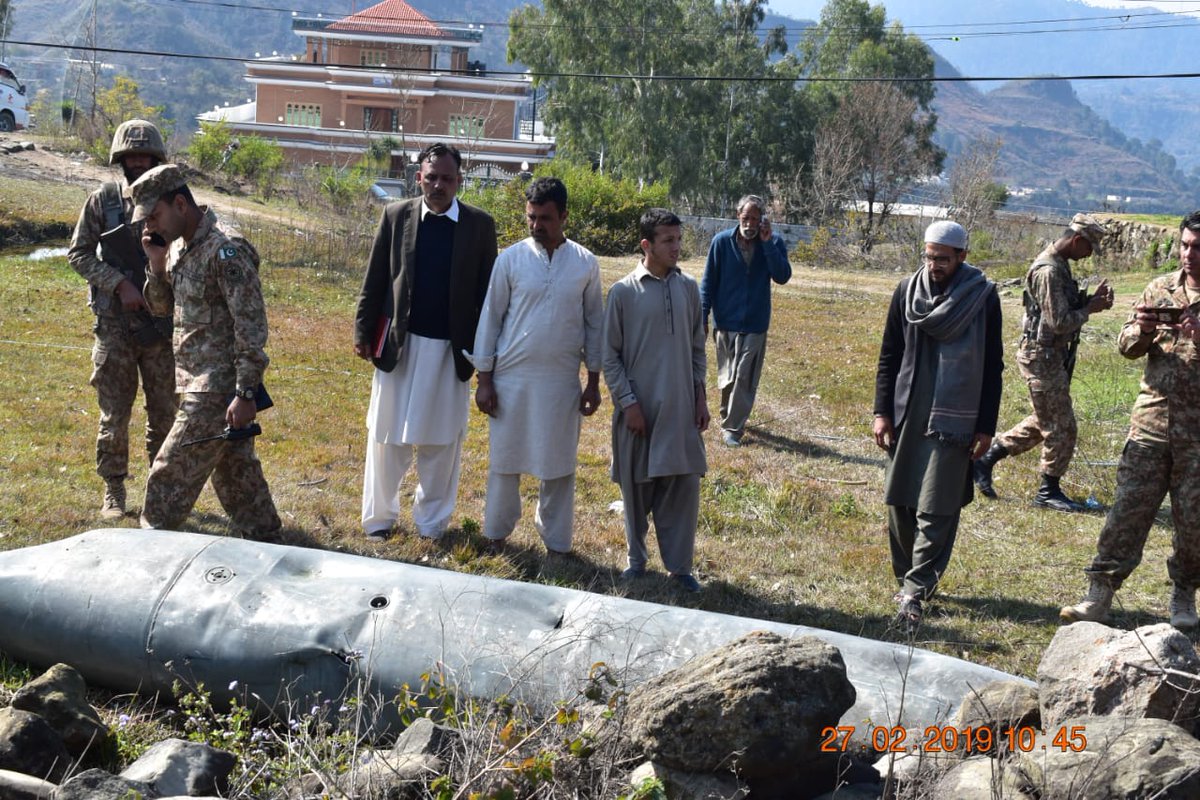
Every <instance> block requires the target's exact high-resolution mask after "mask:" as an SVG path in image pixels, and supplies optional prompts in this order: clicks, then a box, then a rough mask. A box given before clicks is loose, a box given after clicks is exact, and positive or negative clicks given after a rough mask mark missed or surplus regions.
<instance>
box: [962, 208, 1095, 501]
mask: <svg viewBox="0 0 1200 800" xmlns="http://www.w3.org/2000/svg"><path fill="white" fill-rule="evenodd" d="M1105 233H1107V231H1105V229H1104V226H1102V225H1101V224H1100V223H1099V222H1097V221H1096V220H1095V219H1093V218H1092V217H1090V216H1089V215H1087V214H1076V215H1075V216H1074V218H1073V219H1072V220H1071V224H1070V226H1069V227H1068V228H1067V229H1066V230H1064V231H1063V233H1062V235H1061V236H1060V237H1059V238H1058V241H1056V242H1054V243H1053V244H1051V245H1050V246H1049V247H1047V248H1046V249H1045V250H1043V251H1042V252H1041V254H1040V255H1038V257H1037V258H1036V259H1034V262H1033V264H1032V265H1031V266H1030V267H1029V271H1028V272H1027V273H1026V275H1025V296H1024V302H1025V316H1024V318H1023V319H1022V321H1021V324H1022V328H1023V332H1022V334H1021V341H1020V344H1019V345H1018V349H1017V368H1018V369H1019V370H1020V371H1021V377H1022V378H1024V379H1025V382H1026V383H1027V384H1028V385H1029V399H1030V402H1031V403H1032V405H1033V413H1032V414H1030V415H1029V416H1028V417H1026V418H1025V419H1023V420H1021V422H1019V423H1018V424H1017V425H1016V427H1014V428H1012V429H1010V430H1007V431H1005V432H1004V433H1002V434H1000V435H999V436H997V437H996V440H995V441H994V442H992V446H991V447H990V448H989V449H988V451H987V453H985V454H984V456H983V458H980V459H978V460H976V461H975V463H974V465H973V467H972V470H973V472H974V478H975V485H976V486H978V487H979V492H980V494H982V495H984V496H985V497H995V496H996V490H995V489H994V488H993V487H992V467H994V466H995V464H996V462H997V461H999V460H1000V459H1002V458H1005V457H1007V456H1010V455H1013V456H1015V455H1019V454H1020V453H1024V452H1025V451H1026V450H1032V449H1033V448H1034V447H1036V446H1037V445H1039V444H1040V445H1042V460H1041V472H1042V485H1041V487H1040V488H1039V489H1038V492H1037V495H1035V496H1034V498H1033V503H1034V505H1037V506H1041V507H1043V508H1051V509H1054V510H1055V511H1082V510H1083V509H1084V506H1083V504H1082V503H1078V502H1076V501H1074V500H1072V499H1071V498H1069V497H1067V496H1066V495H1065V494H1063V491H1062V487H1061V486H1060V485H1059V480H1060V479H1061V478H1062V476H1063V475H1064V474H1065V473H1066V471H1067V467H1068V466H1070V464H1071V456H1072V455H1074V454H1075V440H1076V426H1075V411H1074V409H1073V408H1072V407H1071V373H1072V371H1073V370H1074V368H1075V349H1076V347H1077V346H1078V344H1079V331H1080V329H1081V328H1082V327H1083V324H1084V323H1085V322H1087V320H1088V317H1089V316H1091V315H1092V314H1095V313H1097V312H1099V311H1105V310H1107V309H1110V308H1112V304H1113V290H1112V287H1110V286H1109V285H1108V283H1107V282H1106V281H1101V282H1100V285H1099V286H1097V287H1096V291H1095V292H1094V293H1093V294H1092V295H1091V296H1086V295H1084V294H1083V293H1082V292H1080V289H1079V284H1078V283H1076V282H1075V277H1074V276H1073V275H1072V274H1071V263H1070V262H1071V261H1072V260H1078V259H1081V258H1087V257H1088V256H1090V255H1091V254H1092V253H1093V252H1097V253H1098V252H1099V251H1100V240H1101V239H1102V238H1103V237H1104V235H1105Z"/></svg>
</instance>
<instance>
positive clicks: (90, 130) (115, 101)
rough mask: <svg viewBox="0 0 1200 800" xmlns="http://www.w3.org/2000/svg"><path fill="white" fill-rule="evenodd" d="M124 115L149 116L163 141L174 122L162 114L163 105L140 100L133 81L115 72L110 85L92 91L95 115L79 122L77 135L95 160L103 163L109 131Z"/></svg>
mask: <svg viewBox="0 0 1200 800" xmlns="http://www.w3.org/2000/svg"><path fill="white" fill-rule="evenodd" d="M128 119H145V120H149V121H150V122H153V123H154V124H155V126H156V127H157V128H158V130H159V132H160V133H162V137H163V141H164V142H165V141H168V140H169V139H170V138H171V130H172V128H173V127H174V124H173V123H172V122H171V121H170V120H167V119H164V118H163V107H162V106H151V105H147V104H146V103H145V102H143V101H142V97H141V89H140V87H139V86H138V83H137V81H135V80H133V79H132V78H129V77H127V76H125V75H118V76H117V77H116V79H115V80H114V81H113V84H112V86H110V87H108V88H107V89H104V90H103V91H101V92H99V93H98V94H97V95H96V115H95V118H94V119H93V120H92V121H91V122H84V123H83V127H82V128H81V130H80V131H79V135H80V137H81V138H82V139H83V140H84V143H85V144H86V145H87V148H88V151H89V152H91V153H92V155H93V156H94V157H95V158H96V159H97V160H99V161H104V162H106V163H107V161H108V150H109V145H110V144H111V143H112V136H113V133H115V132H116V130H117V126H118V125H120V124H121V123H122V122H124V121H125V120H128Z"/></svg>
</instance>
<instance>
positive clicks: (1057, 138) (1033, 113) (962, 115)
mask: <svg viewBox="0 0 1200 800" xmlns="http://www.w3.org/2000/svg"><path fill="white" fill-rule="evenodd" d="M937 72H938V75H943V76H948V75H954V74H956V73H955V72H954V70H953V67H951V66H950V65H949V64H947V63H946V62H945V61H944V60H940V59H939V61H938V68H937ZM934 108H935V110H936V111H937V114H938V133H937V137H936V139H937V141H938V143H939V144H940V145H941V146H942V147H944V148H945V149H946V151H947V153H948V154H949V155H950V156H951V159H952V158H953V156H955V155H957V154H958V153H960V152H961V151H962V150H963V149H965V148H966V147H967V146H968V145H969V144H970V143H971V142H972V141H974V140H981V139H998V140H1000V142H1001V144H1002V148H1001V151H1000V157H999V159H998V163H997V167H996V170H997V179H998V180H1001V181H1003V182H1004V183H1006V184H1007V185H1009V186H1010V187H1012V188H1018V187H1022V188H1025V189H1031V190H1034V192H1035V194H1034V195H1033V196H1032V197H1031V198H1027V202H1030V203H1037V204H1042V205H1048V206H1058V207H1075V206H1080V207H1083V206H1086V207H1099V206H1102V205H1104V204H1105V202H1106V198H1107V197H1108V196H1117V197H1119V198H1121V200H1119V201H1118V204H1119V205H1122V206H1128V207H1131V208H1138V209H1141V210H1147V211H1149V210H1160V211H1179V210H1180V209H1185V208H1189V207H1191V206H1193V205H1194V204H1195V202H1196V187H1195V186H1194V183H1193V181H1191V180H1189V179H1188V178H1186V177H1185V176H1184V175H1182V174H1181V173H1180V172H1179V171H1178V170H1177V169H1175V163H1174V159H1172V158H1171V157H1170V156H1167V155H1166V154H1164V153H1162V151H1161V150H1153V149H1152V148H1150V149H1148V148H1146V147H1144V146H1140V145H1134V144H1132V143H1131V142H1130V141H1129V140H1128V139H1127V138H1126V137H1125V136H1124V134H1122V133H1121V132H1120V131H1118V130H1116V128H1114V127H1113V126H1112V125H1110V124H1108V123H1107V122H1106V121H1105V120H1103V119H1102V118H1101V117H1100V116H1098V115H1097V114H1096V113H1095V112H1094V111H1093V110H1092V109H1091V108H1089V107H1088V106H1086V105H1084V104H1083V103H1082V102H1080V100H1079V97H1078V96H1077V95H1076V93H1075V90H1074V88H1073V87H1072V85H1071V83H1070V82H1068V81H1063V80H1036V81H1034V80H1022V81H1011V82H1008V83H1004V84H1001V85H1000V86H998V87H996V88H994V89H992V90H991V91H989V92H986V93H983V92H980V91H978V90H977V89H975V88H974V87H973V86H971V85H970V84H968V83H940V84H939V85H938V92H937V96H936V98H935V100H934ZM1125 198H1130V200H1128V201H1126V200H1125ZM1016 200H1017V202H1020V198H1017V199H1016Z"/></svg>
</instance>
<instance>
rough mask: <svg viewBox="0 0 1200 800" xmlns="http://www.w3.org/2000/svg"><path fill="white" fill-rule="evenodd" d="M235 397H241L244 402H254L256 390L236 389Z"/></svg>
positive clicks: (234, 391)
mask: <svg viewBox="0 0 1200 800" xmlns="http://www.w3.org/2000/svg"><path fill="white" fill-rule="evenodd" d="M233 395H234V397H240V398H242V399H243V400H253V399H254V390H253V389H234V390H233Z"/></svg>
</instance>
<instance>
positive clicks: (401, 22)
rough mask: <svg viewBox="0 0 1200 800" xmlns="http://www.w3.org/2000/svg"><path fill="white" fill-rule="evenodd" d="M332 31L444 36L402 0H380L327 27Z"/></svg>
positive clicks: (440, 30)
mask: <svg viewBox="0 0 1200 800" xmlns="http://www.w3.org/2000/svg"><path fill="white" fill-rule="evenodd" d="M327 30H335V31H361V32H363V33H394V34H402V35H406V36H434V37H438V38H441V37H444V36H445V35H446V34H445V32H444V31H443V30H442V29H441V28H439V27H438V26H437V25H435V24H434V23H433V22H431V21H430V19H429V17H427V16H425V15H424V14H422V13H421V12H420V11H417V10H416V9H415V8H413V7H412V6H410V5H409V4H408V3H406V2H404V0H383V2H382V3H376V4H375V5H373V6H371V7H370V8H364V9H363V10H362V11H359V12H358V13H357V14H351V15H350V16H348V17H346V18H345V19H342V20H339V21H338V22H335V23H333V24H332V25H330V26H329V27H328V29H327Z"/></svg>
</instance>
